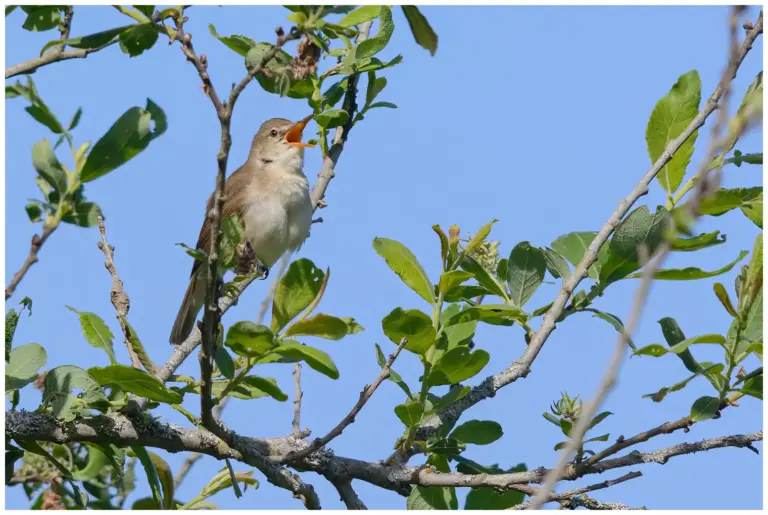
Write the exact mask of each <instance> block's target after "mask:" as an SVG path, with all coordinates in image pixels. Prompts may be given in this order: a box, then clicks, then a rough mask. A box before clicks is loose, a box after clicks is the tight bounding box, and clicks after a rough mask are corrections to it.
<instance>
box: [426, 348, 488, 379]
mask: <svg viewBox="0 0 768 515" xmlns="http://www.w3.org/2000/svg"><path fill="white" fill-rule="evenodd" d="M490 358H491V357H490V355H489V354H488V353H487V352H485V351H484V350H481V349H478V350H476V351H474V352H470V350H469V349H468V348H467V347H464V346H460V347H456V348H453V349H451V350H449V351H448V352H446V353H445V354H443V356H442V357H441V358H440V360H439V361H438V362H437V363H436V364H435V366H434V367H433V368H432V372H431V373H430V374H429V378H428V380H429V384H430V385H432V386H438V385H443V384H456V383H460V382H462V381H465V380H467V379H469V378H471V377H474V376H475V375H477V374H478V373H479V372H480V371H481V370H482V369H483V368H484V367H485V365H487V364H488V361H489V360H490Z"/></svg>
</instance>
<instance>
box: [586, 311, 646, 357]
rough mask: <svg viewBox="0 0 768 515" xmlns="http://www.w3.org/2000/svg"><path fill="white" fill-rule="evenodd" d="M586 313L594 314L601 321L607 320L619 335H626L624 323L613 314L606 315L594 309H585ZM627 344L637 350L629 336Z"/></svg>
mask: <svg viewBox="0 0 768 515" xmlns="http://www.w3.org/2000/svg"><path fill="white" fill-rule="evenodd" d="M584 311H589V312H590V313H593V316H594V317H595V318H599V319H600V320H605V321H606V322H608V323H609V324H611V325H612V326H613V328H614V329H616V331H617V332H618V333H619V334H624V332H625V331H624V323H623V322H622V321H621V319H620V318H619V317H617V316H616V315H612V314H611V313H606V312H604V311H600V310H597V309H594V308H584ZM627 344H628V345H629V346H630V348H632V349H633V350H634V349H637V347H635V344H634V342H632V338H630V337H629V335H627Z"/></svg>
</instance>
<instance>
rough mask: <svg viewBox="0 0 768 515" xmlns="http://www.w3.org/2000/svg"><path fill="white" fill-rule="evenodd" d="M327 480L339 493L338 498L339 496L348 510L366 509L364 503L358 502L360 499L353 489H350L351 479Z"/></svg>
mask: <svg viewBox="0 0 768 515" xmlns="http://www.w3.org/2000/svg"><path fill="white" fill-rule="evenodd" d="M328 480H329V481H330V482H331V484H333V486H334V487H336V490H337V491H338V492H339V496H341V501H342V502H343V503H344V505H345V506H346V507H347V509H348V510H367V509H368V507H367V506H366V505H365V503H364V502H363V501H361V500H360V497H358V496H357V493H356V492H355V490H354V488H352V480H351V479H340V478H338V479H337V478H334V479H331V478H329V479H328Z"/></svg>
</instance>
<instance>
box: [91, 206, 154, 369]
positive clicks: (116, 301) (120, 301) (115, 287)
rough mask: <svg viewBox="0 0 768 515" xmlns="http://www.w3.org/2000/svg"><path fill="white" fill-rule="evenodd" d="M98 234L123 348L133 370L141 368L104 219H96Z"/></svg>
mask: <svg viewBox="0 0 768 515" xmlns="http://www.w3.org/2000/svg"><path fill="white" fill-rule="evenodd" d="M98 223H99V233H101V241H100V242H99V243H98V247H99V249H100V250H101V251H102V252H103V253H104V268H106V269H107V270H108V271H109V274H110V275H111V276H112V289H111V291H110V299H111V300H112V305H113V306H115V311H117V320H118V321H119V322H120V328H121V329H122V330H123V335H124V336H125V346H126V348H127V349H128V356H130V358H131V365H133V368H141V362H140V361H139V358H138V356H136V353H135V352H134V350H133V346H132V345H131V339H130V334H131V333H130V329H129V328H128V325H127V324H126V322H125V321H126V317H127V316H128V311H129V310H130V309H131V300H130V299H129V298H128V294H127V293H125V288H123V281H121V280H120V277H118V275H117V268H115V247H113V246H112V245H110V244H109V242H108V241H107V229H106V227H105V226H104V218H103V217H101V216H99V217H98ZM148 372H149V373H153V372H154V370H149V371H148Z"/></svg>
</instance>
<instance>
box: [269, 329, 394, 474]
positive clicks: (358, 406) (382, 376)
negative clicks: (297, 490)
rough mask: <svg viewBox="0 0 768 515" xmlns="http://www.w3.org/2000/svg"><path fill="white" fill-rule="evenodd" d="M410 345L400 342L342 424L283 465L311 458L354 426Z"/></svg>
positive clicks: (285, 461) (292, 455) (288, 457)
mask: <svg viewBox="0 0 768 515" xmlns="http://www.w3.org/2000/svg"><path fill="white" fill-rule="evenodd" d="M407 343H408V340H407V339H405V338H403V339H402V341H401V342H400V345H398V346H397V349H395V352H393V353H392V355H390V356H389V359H388V360H387V362H386V363H385V364H384V366H383V367H382V369H381V373H380V374H379V376H378V377H377V378H376V380H375V381H373V383H372V384H371V385H369V386H366V387H365V388H363V391H362V392H360V399H359V400H358V401H357V403H356V404H355V405H354V406H353V407H352V410H351V411H350V412H349V413H348V414H347V416H346V417H344V418H343V419H342V420H341V422H339V423H338V424H337V425H336V427H334V428H333V429H331V430H330V431H329V432H328V434H327V435H325V436H323V437H322V438H316V439H315V440H314V441H313V442H312V443H311V444H310V445H309V446H308V447H306V448H304V449H302V450H300V451H298V452H296V453H293V454H289V455H288V456H286V457H285V459H283V460H281V463H288V462H292V461H298V460H301V459H302V458H304V457H306V456H309V455H310V454H312V453H313V452H315V451H316V450H318V449H320V448H321V447H323V446H324V445H325V444H327V443H328V442H330V441H331V440H333V439H334V438H336V437H337V436H339V435H340V434H341V433H342V432H343V431H344V429H346V428H347V426H349V425H350V424H352V423H353V422H354V421H355V417H356V416H357V414H358V413H360V410H362V409H363V406H365V403H367V402H368V400H369V399H370V398H371V397H372V396H373V394H374V392H376V389H377V388H378V387H379V385H380V384H381V383H382V381H384V380H385V379H386V378H388V377H389V371H390V369H391V368H392V363H394V362H395V360H396V359H397V356H398V355H399V354H400V351H402V350H403V348H404V347H405V345H406V344H407Z"/></svg>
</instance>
